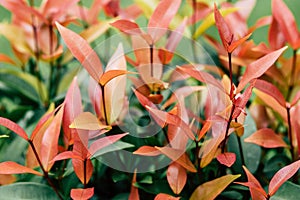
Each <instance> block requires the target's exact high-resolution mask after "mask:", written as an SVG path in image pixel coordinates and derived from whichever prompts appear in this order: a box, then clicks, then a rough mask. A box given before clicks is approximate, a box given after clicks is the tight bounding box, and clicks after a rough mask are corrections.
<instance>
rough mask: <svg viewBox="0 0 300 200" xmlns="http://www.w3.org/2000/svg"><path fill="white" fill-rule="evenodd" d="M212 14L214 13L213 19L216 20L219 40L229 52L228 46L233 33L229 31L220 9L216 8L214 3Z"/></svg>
mask: <svg viewBox="0 0 300 200" xmlns="http://www.w3.org/2000/svg"><path fill="white" fill-rule="evenodd" d="M214 14H215V21H216V26H217V29H218V32H219V35H220V37H221V41H222V43H223V46H224V48H225V49H226V51H228V52H229V50H228V49H229V46H230V45H231V43H232V41H233V33H232V32H231V30H230V28H229V26H228V24H227V23H226V21H225V19H224V18H223V16H222V15H221V13H220V11H219V10H218V8H217V5H216V4H215V9H214Z"/></svg>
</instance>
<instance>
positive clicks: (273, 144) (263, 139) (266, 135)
mask: <svg viewBox="0 0 300 200" xmlns="http://www.w3.org/2000/svg"><path fill="white" fill-rule="evenodd" d="M245 142H249V143H254V144H257V145H259V146H262V147H264V148H277V147H287V144H286V143H285V142H284V141H283V139H282V138H281V137H280V136H279V135H277V134H276V133H275V132H274V131H273V130H272V129H269V128H262V129H260V130H258V131H256V132H255V133H253V134H252V135H251V136H249V137H248V138H246V139H245Z"/></svg>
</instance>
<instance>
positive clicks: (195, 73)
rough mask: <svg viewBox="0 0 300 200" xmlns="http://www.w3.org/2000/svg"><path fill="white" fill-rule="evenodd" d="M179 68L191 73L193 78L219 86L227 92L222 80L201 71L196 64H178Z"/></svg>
mask: <svg viewBox="0 0 300 200" xmlns="http://www.w3.org/2000/svg"><path fill="white" fill-rule="evenodd" d="M177 68H178V69H179V70H180V71H182V72H184V73H187V74H188V75H190V76H192V77H193V78H195V79H197V80H198V81H200V82H202V83H206V84H211V85H213V86H215V87H217V88H219V89H220V90H221V91H224V92H225V90H224V88H223V86H222V84H221V83H220V81H218V80H217V79H215V78H214V77H213V76H212V75H211V74H209V73H207V72H203V71H199V70H197V69H196V68H195V67H194V66H188V67H179V66H177Z"/></svg>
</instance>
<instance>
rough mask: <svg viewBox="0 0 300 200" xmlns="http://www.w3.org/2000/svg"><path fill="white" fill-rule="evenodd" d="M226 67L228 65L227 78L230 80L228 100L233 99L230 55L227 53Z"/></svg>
mask: <svg viewBox="0 0 300 200" xmlns="http://www.w3.org/2000/svg"><path fill="white" fill-rule="evenodd" d="M228 65H229V78H230V94H229V96H230V99H231V100H232V98H233V80H232V63H231V53H228Z"/></svg>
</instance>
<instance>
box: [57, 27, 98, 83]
mask: <svg viewBox="0 0 300 200" xmlns="http://www.w3.org/2000/svg"><path fill="white" fill-rule="evenodd" d="M55 24H56V26H57V29H58V31H59V33H60V34H61V36H62V38H63V39H64V41H65V43H66V45H67V47H68V48H69V49H70V51H71V52H72V54H73V56H74V57H75V58H76V59H77V60H78V61H79V62H80V63H81V64H82V66H83V67H84V68H85V69H86V70H87V71H88V73H89V74H90V76H91V77H93V79H95V80H96V81H97V82H99V79H100V77H101V75H102V74H103V70H102V64H101V61H100V59H99V58H98V56H97V54H96V52H95V51H94V50H93V49H92V48H91V47H90V46H89V44H88V43H87V41H85V40H84V39H83V38H82V37H81V36H79V35H78V34H77V33H75V32H73V31H71V30H69V29H67V28H65V27H63V26H62V25H60V24H59V23H57V22H56V23H55Z"/></svg>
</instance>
